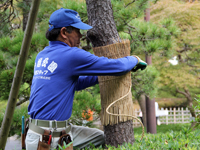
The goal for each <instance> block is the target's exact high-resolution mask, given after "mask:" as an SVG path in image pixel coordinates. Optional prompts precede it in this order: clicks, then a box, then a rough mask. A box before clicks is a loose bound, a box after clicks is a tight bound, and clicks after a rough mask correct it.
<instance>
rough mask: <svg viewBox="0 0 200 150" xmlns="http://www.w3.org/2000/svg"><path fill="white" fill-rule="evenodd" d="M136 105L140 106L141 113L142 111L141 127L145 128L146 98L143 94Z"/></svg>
mask: <svg viewBox="0 0 200 150" xmlns="http://www.w3.org/2000/svg"><path fill="white" fill-rule="evenodd" d="M138 103H139V105H140V108H141V111H142V121H143V125H144V126H145V127H147V115H146V97H145V95H144V94H142V95H141V96H140V98H139V99H138Z"/></svg>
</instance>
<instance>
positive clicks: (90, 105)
mask: <svg viewBox="0 0 200 150" xmlns="http://www.w3.org/2000/svg"><path fill="white" fill-rule="evenodd" d="M89 109H90V110H91V111H93V112H94V114H93V119H94V120H93V121H95V120H96V119H98V116H99V114H100V111H101V104H100V98H99V96H98V95H95V94H94V92H93V91H92V88H88V89H87V90H82V91H79V92H76V93H75V96H74V102H73V110H72V116H71V117H70V119H69V120H70V122H71V123H72V124H75V125H84V126H90V127H91V126H92V123H93V121H92V120H91V121H86V120H87V119H89V118H90V117H91V116H90V114H87V113H84V112H87V111H88V110H89ZM84 116H85V117H84Z"/></svg>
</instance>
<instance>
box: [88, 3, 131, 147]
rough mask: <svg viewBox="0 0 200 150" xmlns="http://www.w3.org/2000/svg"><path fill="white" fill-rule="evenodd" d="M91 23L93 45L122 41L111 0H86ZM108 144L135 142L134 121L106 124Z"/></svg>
mask: <svg viewBox="0 0 200 150" xmlns="http://www.w3.org/2000/svg"><path fill="white" fill-rule="evenodd" d="M86 4H87V13H88V20H89V24H90V25H91V26H93V28H92V29H91V30H89V31H88V32H87V36H88V38H89V40H90V41H91V43H92V46H93V47H101V46H106V45H110V44H114V43H118V42H120V41H121V39H120V37H119V34H118V32H117V28H116V25H115V22H114V18H113V11H112V5H111V1H110V0H86ZM104 134H105V141H106V144H108V145H112V146H115V147H117V146H118V145H121V144H123V143H124V142H126V143H128V142H129V143H131V144H133V142H134V132H133V123H132V121H130V120H128V121H125V122H121V123H119V124H114V125H107V126H105V125H104Z"/></svg>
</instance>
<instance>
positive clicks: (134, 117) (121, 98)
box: [106, 86, 144, 141]
mask: <svg viewBox="0 0 200 150" xmlns="http://www.w3.org/2000/svg"><path fill="white" fill-rule="evenodd" d="M129 92H131V86H130V88H129V91H128V93H127V94H125V95H124V96H122V97H120V98H119V99H117V100H115V101H114V102H112V103H111V104H110V105H109V106H108V107H107V108H106V112H107V114H109V115H112V116H127V117H132V118H133V119H136V120H137V121H139V123H140V124H141V126H142V136H141V139H140V140H141V141H142V139H143V137H144V126H143V123H142V122H141V121H140V119H138V118H137V117H136V116H132V115H127V114H114V113H111V112H109V111H108V109H109V108H110V107H111V106H112V105H113V104H115V103H116V102H118V101H120V100H123V98H124V97H126V96H128V94H129Z"/></svg>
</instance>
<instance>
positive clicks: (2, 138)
mask: <svg viewBox="0 0 200 150" xmlns="http://www.w3.org/2000/svg"><path fill="white" fill-rule="evenodd" d="M39 5H40V0H34V1H33V2H32V7H31V10H30V14H29V19H28V24H27V30H26V31H25V34H24V38H23V42H22V47H21V50H20V55H19V59H18V62H17V67H16V71H15V75H14V78H13V82H12V87H11V91H10V95H9V99H8V104H7V107H6V112H5V115H4V118H3V122H2V126H1V132H0V149H1V150H4V148H5V145H6V141H7V137H8V133H9V130H10V125H11V121H12V118H13V114H14V110H15V106H16V102H17V96H18V93H19V88H20V84H21V81H22V77H23V72H24V68H25V64H26V59H27V56H28V50H29V47H30V44H31V39H32V35H33V29H34V25H35V21H36V17H37V13H38V9H39ZM30 18H31V19H30Z"/></svg>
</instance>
